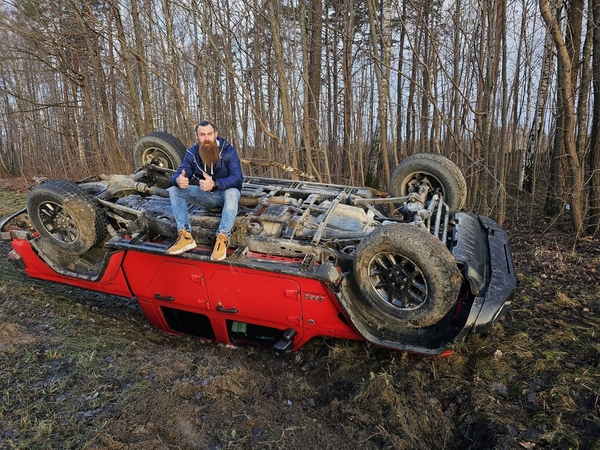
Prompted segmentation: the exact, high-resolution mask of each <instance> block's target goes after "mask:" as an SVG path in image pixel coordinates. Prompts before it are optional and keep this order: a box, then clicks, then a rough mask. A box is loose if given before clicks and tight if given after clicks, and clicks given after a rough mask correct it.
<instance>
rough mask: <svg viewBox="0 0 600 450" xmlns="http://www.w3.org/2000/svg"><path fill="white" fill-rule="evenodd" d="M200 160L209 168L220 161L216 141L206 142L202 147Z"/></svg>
mask: <svg viewBox="0 0 600 450" xmlns="http://www.w3.org/2000/svg"><path fill="white" fill-rule="evenodd" d="M200 159H201V160H202V162H203V163H204V164H206V165H207V166H213V165H215V164H216V162H217V161H218V160H219V146H218V145H217V144H216V143H215V142H214V141H204V142H203V143H202V145H200Z"/></svg>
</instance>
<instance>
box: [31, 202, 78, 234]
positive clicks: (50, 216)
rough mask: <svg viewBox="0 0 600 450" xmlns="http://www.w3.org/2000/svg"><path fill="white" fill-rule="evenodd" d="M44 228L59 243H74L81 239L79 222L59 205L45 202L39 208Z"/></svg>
mask: <svg viewBox="0 0 600 450" xmlns="http://www.w3.org/2000/svg"><path fill="white" fill-rule="evenodd" d="M39 215H40V219H41V220H42V223H43V224H44V228H46V230H47V231H48V233H50V235H52V237H53V238H54V239H56V240H57V241H61V242H65V243H72V242H75V241H76V240H77V239H78V238H79V228H78V227H77V222H76V221H75V220H74V219H73V217H71V215H70V214H69V213H68V211H67V210H65V209H63V208H62V207H61V206H60V205H59V204H58V203H53V202H45V203H43V204H41V205H40V207H39Z"/></svg>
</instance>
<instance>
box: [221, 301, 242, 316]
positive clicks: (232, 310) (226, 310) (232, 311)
mask: <svg viewBox="0 0 600 450" xmlns="http://www.w3.org/2000/svg"><path fill="white" fill-rule="evenodd" d="M217 311H219V312H223V313H229V314H237V312H238V309H237V308H224V307H223V305H221V304H220V303H219V304H218V305H217Z"/></svg>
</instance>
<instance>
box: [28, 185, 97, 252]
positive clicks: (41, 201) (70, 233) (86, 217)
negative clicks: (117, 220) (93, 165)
mask: <svg viewBox="0 0 600 450" xmlns="http://www.w3.org/2000/svg"><path fill="white" fill-rule="evenodd" d="M27 213H28V214H29V217H30V219H31V222H32V224H33V226H34V227H35V229H36V230H37V231H38V232H39V234H40V236H41V238H42V239H46V240H48V241H49V242H50V243H51V244H52V245H54V246H56V247H57V248H58V249H59V250H62V251H63V252H65V253H69V254H72V255H82V254H84V253H85V252H87V251H88V250H89V249H90V248H92V247H93V246H95V245H96V244H97V243H99V242H100V241H101V240H102V239H103V238H104V235H105V233H106V221H105V217H104V213H103V212H102V210H101V209H100V207H99V206H98V205H97V203H96V202H95V201H94V200H93V199H92V197H91V196H90V195H89V194H87V193H86V192H85V191H84V190H83V189H81V188H80V187H79V186H77V185H76V184H75V183H72V182H70V181H65V180H51V181H48V182H47V183H44V184H42V185H40V186H37V187H36V188H34V189H33V190H32V191H31V192H30V193H29V195H28V196H27Z"/></svg>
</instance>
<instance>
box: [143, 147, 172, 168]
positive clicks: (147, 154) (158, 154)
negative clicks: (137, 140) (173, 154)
mask: <svg viewBox="0 0 600 450" xmlns="http://www.w3.org/2000/svg"><path fill="white" fill-rule="evenodd" d="M155 159H156V161H155V164H156V165H157V166H160V167H166V168H167V169H175V162H174V161H173V160H172V159H171V158H170V157H169V155H168V153H166V152H165V151H164V150H162V149H160V148H156V147H150V148H147V149H146V150H145V151H144V153H143V155H142V161H143V162H144V164H150V163H152V161H154V160H155Z"/></svg>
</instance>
